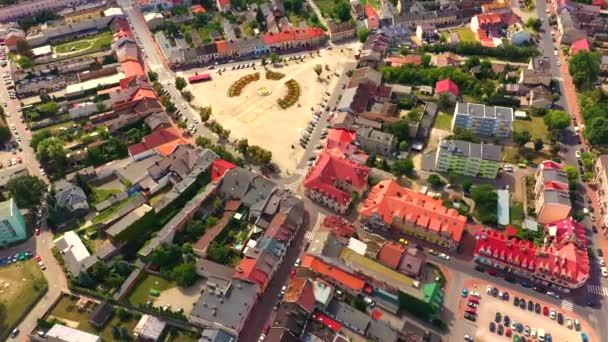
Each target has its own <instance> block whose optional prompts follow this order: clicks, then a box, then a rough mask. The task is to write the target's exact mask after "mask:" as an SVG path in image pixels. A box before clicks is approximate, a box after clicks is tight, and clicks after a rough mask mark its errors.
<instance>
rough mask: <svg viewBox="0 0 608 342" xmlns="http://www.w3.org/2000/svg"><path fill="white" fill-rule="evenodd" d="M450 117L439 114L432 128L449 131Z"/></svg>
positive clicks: (445, 114)
mask: <svg viewBox="0 0 608 342" xmlns="http://www.w3.org/2000/svg"><path fill="white" fill-rule="evenodd" d="M452 117H453V115H451V114H447V113H444V112H439V115H437V119H435V127H434V128H437V129H443V130H446V131H449V130H450V129H451V128H452Z"/></svg>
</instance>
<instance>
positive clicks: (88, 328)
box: [50, 295, 138, 341]
mask: <svg viewBox="0 0 608 342" xmlns="http://www.w3.org/2000/svg"><path fill="white" fill-rule="evenodd" d="M76 302H78V299H77V298H76V299H74V298H72V297H70V296H67V295H66V296H64V297H62V298H61V299H60V300H59V302H57V305H56V306H55V307H54V308H53V311H51V314H50V315H51V316H52V318H55V319H57V320H59V321H64V322H66V321H71V322H75V323H77V324H78V326H77V327H76V328H77V329H78V330H82V331H85V332H89V333H91V334H96V335H99V336H101V339H102V340H103V341H115V338H114V337H113V336H112V326H114V325H115V326H120V327H125V328H127V331H128V332H129V334H132V333H133V328H135V325H136V324H137V321H138V318H136V317H133V318H131V319H129V320H127V321H120V319H119V318H118V317H117V316H115V315H113V316H112V317H111V318H110V320H109V321H108V322H107V323H106V325H105V326H103V328H102V329H101V330H97V328H95V327H94V326H92V325H91V324H90V323H89V315H90V313H91V311H92V310H93V309H92V308H91V309H89V310H91V311H82V312H81V311H78V308H77V307H76ZM66 323H68V322H66Z"/></svg>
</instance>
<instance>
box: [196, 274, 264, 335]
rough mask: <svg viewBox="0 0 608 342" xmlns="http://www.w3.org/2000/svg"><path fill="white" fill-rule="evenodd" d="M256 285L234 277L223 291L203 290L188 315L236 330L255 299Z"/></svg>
mask: <svg viewBox="0 0 608 342" xmlns="http://www.w3.org/2000/svg"><path fill="white" fill-rule="evenodd" d="M257 294H258V286H257V285H256V284H252V283H249V282H246V281H242V280H239V279H235V280H234V281H233V282H232V286H230V289H229V290H228V291H227V292H226V293H225V294H223V293H220V292H218V291H210V290H209V289H207V290H205V291H204V292H203V294H202V295H201V296H200V297H199V299H198V301H197V302H196V304H194V307H193V308H192V313H191V314H190V316H194V317H197V318H200V319H203V320H206V321H210V322H214V323H215V324H217V325H220V326H223V327H226V328H227V329H231V330H237V329H238V328H239V326H240V324H241V321H242V320H243V319H244V316H246V315H247V314H248V310H249V309H250V308H251V307H252V306H253V304H254V303H255V301H256V299H257V296H258V295H257Z"/></svg>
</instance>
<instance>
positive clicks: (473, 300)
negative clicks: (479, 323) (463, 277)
mask: <svg viewBox="0 0 608 342" xmlns="http://www.w3.org/2000/svg"><path fill="white" fill-rule="evenodd" d="M469 302H473V303H475V304H479V299H477V298H475V297H469Z"/></svg>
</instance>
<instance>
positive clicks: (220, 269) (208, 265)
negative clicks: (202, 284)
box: [196, 259, 236, 281]
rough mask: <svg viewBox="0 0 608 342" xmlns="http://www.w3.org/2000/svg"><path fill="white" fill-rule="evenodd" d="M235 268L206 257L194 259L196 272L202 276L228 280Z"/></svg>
mask: <svg viewBox="0 0 608 342" xmlns="http://www.w3.org/2000/svg"><path fill="white" fill-rule="evenodd" d="M235 272H236V270H235V269H234V268H231V267H228V266H224V265H222V264H218V263H216V262H213V261H211V260H207V259H197V260H196V273H197V274H198V275H200V276H201V277H204V278H211V277H213V278H218V279H223V280H226V281H230V280H231V279H232V277H233V276H234V273H235Z"/></svg>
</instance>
